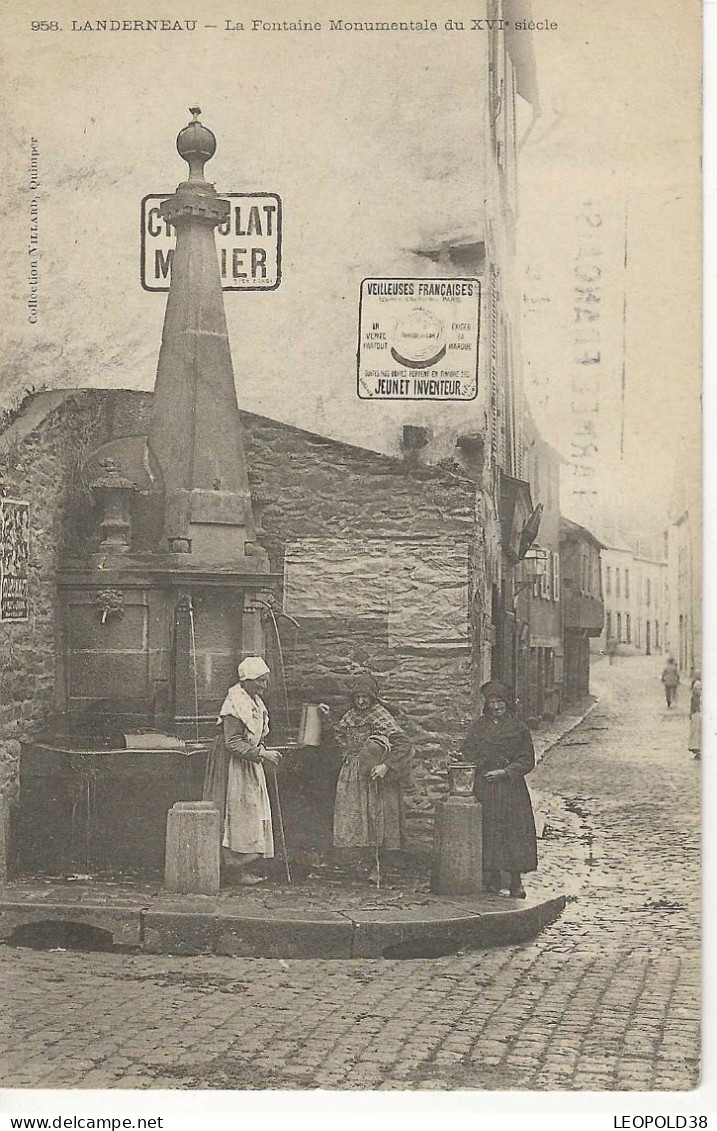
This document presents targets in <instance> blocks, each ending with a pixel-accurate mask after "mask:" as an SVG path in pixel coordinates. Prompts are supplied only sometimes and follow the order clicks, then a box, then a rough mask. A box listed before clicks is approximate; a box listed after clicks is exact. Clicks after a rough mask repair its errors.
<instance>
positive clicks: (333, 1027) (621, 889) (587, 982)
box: [0, 656, 700, 1090]
mask: <svg viewBox="0 0 717 1131" xmlns="http://www.w3.org/2000/svg"><path fill="white" fill-rule="evenodd" d="M661 667H662V657H659V656H656V657H648V658H644V657H635V658H620V659H619V660H618V661H617V662H616V664H615V665H614V666H613V667H609V666H608V665H607V662H606V661H601V662H600V663H599V664H598V665H596V668H595V671H594V685H595V689H596V690H599V691H600V693H601V695H600V700H599V702H598V704H597V705H596V707H595V708H594V709H593V710H592V711H591V712H590V713H589V714H588V716H587V718H586V719H585V720H584V722H583V723H582V724H580V726H579V727H577V728H576V729H575V730H573V731H572V732H571V733H569V734H568V735H566V736H565V737H564V739H563V740H562V741H561V742H560V743H559V744H558V746H556V747H555V748H553V749H552V750H551V751H550V752H549V753H548V754H547V755H546V756H545V758H544V760H543V761H542V762H541V764H540V766H539V767H538V769H537V770H536V772H535V773H534V774H532V775H531V779H529V780H530V785H531V789H533V791H534V793H535V798H536V803H537V807H538V808H539V811H540V813H541V815H542V816H543V817H544V818H545V824H546V829H545V835H544V839H543V840H542V841H541V842H540V851H541V861H542V863H541V872H540V873H539V876H538V877H537V878H536V877H527V882H528V883H530V884H536V883H540V884H541V885H543V884H545V885H546V886H548V887H552V888H553V890H565V891H567V892H568V893H569V895H570V899H569V903H568V906H567V908H566V910H565V912H564V914H563V915H562V917H561V918H560V919H558V921H557V922H556V923H554V924H553V925H552V926H551V927H549V928H548V929H546V930H545V931H544V932H543V933H542V935H540V936H539V937H538V938H537V939H535V940H534V941H533V942H530V943H528V944H525V945H523V946H514V947H509V948H505V949H493V950H484V951H478V952H473V953H466V954H461V955H458V956H455V957H451V958H441V959H433V960H423V959H422V960H411V961H395V960H386V959H383V960H375V961H374V960H371V961H360V960H355V961H344V962H337V961H335V962H329V961H313V960H312V961H291V962H283V961H269V960H264V959H231V958H216V957H207V958H189V959H188V958H168V957H150V956H146V957H145V956H139V955H122V954H112V953H109V954H107V953H105V954H85V953H70V952H65V953H53V952H36V951H30V950H18V949H7V948H0V977H1V978H2V983H3V986H4V989H5V999H6V1003H7V1005H6V1009H5V1010H4V1011H3V1025H4V1034H3V1037H2V1043H1V1046H0V1051H1V1053H2V1060H1V1063H2V1066H3V1067H2V1079H1V1082H2V1084H3V1085H4V1086H6V1087H41V1088H61V1087H83V1088H104V1087H118V1088H147V1087H153V1088H383V1089H410V1088H417V1087H418V1088H430V1089H453V1088H479V1089H501V1090H505V1089H590V1090H593V1089H594V1090H603V1089H627V1090H649V1089H686V1088H691V1087H694V1086H695V1085H696V1083H697V1081H698V1072H699V1066H698V1065H699V1062H698V1057H699V1050H698V1042H699V1036H698V1026H699V1009H700V952H699V946H700V940H699V903H698V896H699V886H698V885H699V860H700V856H699V853H700V837H699V834H700V828H699V780H700V763H699V762H694V761H692V756H691V755H690V754H689V753H688V751H687V746H686V741H687V730H688V718H687V708H688V700H689V692H688V689H687V688H686V687H682V688H681V689H680V696H679V701H678V704H677V708H676V709H675V710H673V711H668V710H667V709H666V707H665V702H664V697H663V694H662V686H661V684H660V682H659V674H660V670H661Z"/></svg>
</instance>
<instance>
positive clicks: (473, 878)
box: [431, 766, 483, 895]
mask: <svg viewBox="0 0 717 1131" xmlns="http://www.w3.org/2000/svg"><path fill="white" fill-rule="evenodd" d="M473 773H474V771H473V767H472V766H470V767H469V766H453V767H451V768H450V770H449V778H450V785H451V794H450V796H449V797H447V798H446V800H445V801H439V802H438V803H437V805H436V815H435V818H434V825H433V868H432V870H431V891H432V892H434V893H435V895H478V893H479V892H480V891H481V890H482V887H483V810H482V808H481V806H480V805H479V804H478V802H477V801H476V800H475V798H474V797H473V795H472V791H473Z"/></svg>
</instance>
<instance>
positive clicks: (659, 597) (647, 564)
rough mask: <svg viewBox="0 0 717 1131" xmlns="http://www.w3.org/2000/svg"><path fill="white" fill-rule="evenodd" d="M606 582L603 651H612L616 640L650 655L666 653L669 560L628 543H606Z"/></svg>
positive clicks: (601, 637) (604, 571)
mask: <svg viewBox="0 0 717 1131" xmlns="http://www.w3.org/2000/svg"><path fill="white" fill-rule="evenodd" d="M602 582H603V593H604V597H605V625H604V629H603V632H602V634H601V636H600V648H601V650H603V651H608V650H609V649H610V645H609V642H610V641H613V642H614V643H615V644H617V645H620V644H622V645H626V646H629V647H630V648H632V649H634V650H635V651H636V652H640V653H642V654H643V655H646V656H651V655H653V654H656V653H657V654H661V653H663V652H665V651H666V650H667V649H668V647H669V644H668V637H669V631H670V629H669V601H670V597H669V586H668V570H667V562H666V561H664V560H660V559H658V558H653V557H648V556H647V555H645V554H641V553H639V552H637V551H636V550H633V549H631V548H630V547H629V546H628V545H626V544H624V543H623V544H621V545H612V546H606V547H605V549H604V550H603V552H602Z"/></svg>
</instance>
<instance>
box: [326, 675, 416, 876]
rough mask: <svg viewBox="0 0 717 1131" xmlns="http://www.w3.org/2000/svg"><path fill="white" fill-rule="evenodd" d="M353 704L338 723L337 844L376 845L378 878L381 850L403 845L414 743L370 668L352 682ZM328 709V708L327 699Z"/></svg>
mask: <svg viewBox="0 0 717 1131" xmlns="http://www.w3.org/2000/svg"><path fill="white" fill-rule="evenodd" d="M350 700H351V706H350V707H349V709H348V711H347V712H346V713H345V715H343V716H342V718H341V719H340V720H339V721H338V722H337V723H336V724H335V726H334V727H333V736H334V738H335V740H336V742H337V743H338V745H339V746H340V747H341V751H342V754H343V763H342V765H341V771H340V773H339V780H338V782H337V784H336V802H335V806H334V847H335V848H373V850H374V867H373V869H372V871H371V873H370V875H369V880H374V881H376V882H377V881H378V852H379V850H380V849H382V848H383V849H389V850H398V849H401V848H403V845H404V834H403V786H404V785H406V784H408V781H409V778H410V767H411V756H412V751H411V746H410V743H409V740H408V738H407V737H406V735H405V734H404V732H403V730H402V729H401V727H400V726H399V725H398V723H397V722H396V720H395V719H394V717H393V715H392V714H391V713H390V711H388V710H387V709H386V707H384V706H383V704H382V703H381V701H380V699H379V688H378V683H377V682H376V680H375V679H374V677H373V676H372V675H370V674H369V673H368V672H365V673H361V674H360V675H357V676H356V677H355V679H354V680H353V683H352V685H351V693H350ZM321 708H322V710H323V711H324V713H325V714H326V713H328V707H327V706H326V705H325V704H321Z"/></svg>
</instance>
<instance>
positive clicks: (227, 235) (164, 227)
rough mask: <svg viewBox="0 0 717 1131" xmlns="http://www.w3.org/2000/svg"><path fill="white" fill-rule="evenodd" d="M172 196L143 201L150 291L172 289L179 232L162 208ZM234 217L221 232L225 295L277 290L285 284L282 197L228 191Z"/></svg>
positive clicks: (145, 276) (143, 260)
mask: <svg viewBox="0 0 717 1131" xmlns="http://www.w3.org/2000/svg"><path fill="white" fill-rule="evenodd" d="M171 195H172V194H171V193H168V192H166V193H153V194H151V195H149V196H145V197H144V198H143V200H142V219H141V236H142V239H141V253H140V274H141V281H142V286H143V287H144V289H145V290H146V291H168V290H169V281H170V278H171V272H172V256H173V255H174V247H175V244H176V232H175V230H174V227H173V226H172V225H171V224H168V223H167V222H166V220H163V219H162V216H161V215H160V211H159V206H160V204H161V203H162V201H163V200H166V199H167V198H168V197H169V196H171ZM219 195H220V197H221V199H222V200H228V201H229V204H230V212H229V219H228V220H227V221H226V222H225V223H223V224H219V225H218V227H217V228H215V232H216V242H217V256H218V259H219V273H220V275H221V279H222V290H225V291H275V290H276V288H277V287H278V286H279V283H280V282H281V199H280V198H279V197H278V196H277V195H276V193H274V192H253V193H248V192H223V193H220V194H219Z"/></svg>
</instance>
